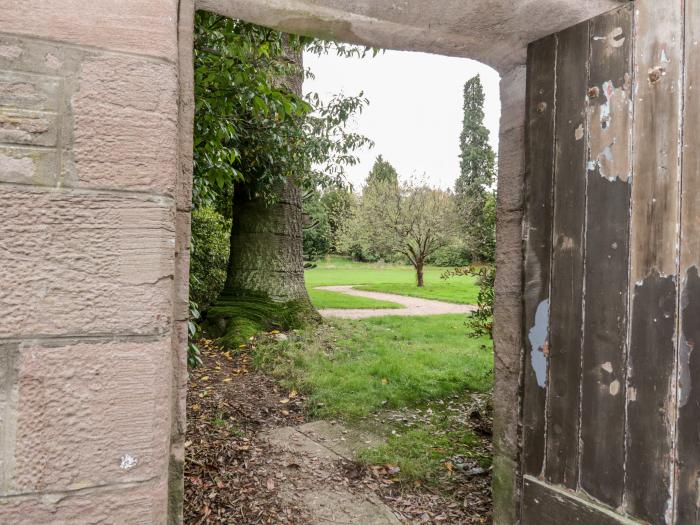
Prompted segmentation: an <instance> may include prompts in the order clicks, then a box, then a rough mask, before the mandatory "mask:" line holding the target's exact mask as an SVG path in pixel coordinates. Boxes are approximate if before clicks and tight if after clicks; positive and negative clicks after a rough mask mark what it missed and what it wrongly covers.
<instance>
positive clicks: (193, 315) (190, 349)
mask: <svg viewBox="0 0 700 525" xmlns="http://www.w3.org/2000/svg"><path fill="white" fill-rule="evenodd" d="M199 317H200V314H199V307H198V306H197V303H195V302H194V301H190V318H189V320H188V321H187V336H188V337H187V366H188V367H190V368H197V367H198V366H200V365H201V364H202V353H201V352H200V350H199V347H198V346H197V344H196V342H195V341H196V340H197V335H198V334H199V326H198V325H197V321H199Z"/></svg>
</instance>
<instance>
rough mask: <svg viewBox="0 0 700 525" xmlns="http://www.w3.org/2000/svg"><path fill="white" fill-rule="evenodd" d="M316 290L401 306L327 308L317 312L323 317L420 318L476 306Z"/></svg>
mask: <svg viewBox="0 0 700 525" xmlns="http://www.w3.org/2000/svg"><path fill="white" fill-rule="evenodd" d="M316 289H317V290H326V291H328V292H338V293H344V294H347V295H354V296H357V297H366V298H367V299H377V300H378V301H390V302H392V303H397V304H400V305H402V306H403V308H402V309H400V310H393V309H390V308H348V309H339V308H327V309H324V310H319V311H318V312H319V313H320V314H321V315H322V316H323V317H340V318H343V319H364V318H365V317H381V316H384V315H397V316H401V317H403V316H406V317H409V316H420V315H444V314H461V313H469V312H474V311H476V309H477V308H476V306H473V305H470V304H456V303H446V302H444V301H435V300H432V299H421V298H420V297H409V296H407V295H396V294H393V293H383V292H367V291H365V290H356V289H355V288H353V287H352V286H317V287H316Z"/></svg>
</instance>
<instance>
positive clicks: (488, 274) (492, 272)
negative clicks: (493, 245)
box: [442, 264, 496, 339]
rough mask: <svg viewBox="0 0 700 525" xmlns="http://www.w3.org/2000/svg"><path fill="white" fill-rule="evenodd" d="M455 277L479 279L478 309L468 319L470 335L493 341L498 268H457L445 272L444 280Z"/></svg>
mask: <svg viewBox="0 0 700 525" xmlns="http://www.w3.org/2000/svg"><path fill="white" fill-rule="evenodd" d="M455 276H472V277H476V278H477V283H478V284H479V295H478V297H477V306H478V309H477V311H476V312H473V313H472V314H470V315H469V317H467V323H466V324H467V327H468V328H469V335H470V336H472V337H483V336H486V335H487V336H489V337H491V339H493V302H494V285H495V283H496V266H495V265H493V264H485V265H482V266H476V265H470V266H465V267H464V268H455V269H454V270H450V271H448V272H445V273H444V274H443V275H442V278H443V279H449V278H450V277H455Z"/></svg>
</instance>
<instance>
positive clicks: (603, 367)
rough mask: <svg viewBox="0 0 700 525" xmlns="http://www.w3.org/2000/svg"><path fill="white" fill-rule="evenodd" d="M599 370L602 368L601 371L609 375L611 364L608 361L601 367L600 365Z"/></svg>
mask: <svg viewBox="0 0 700 525" xmlns="http://www.w3.org/2000/svg"><path fill="white" fill-rule="evenodd" d="M600 368H602V369H603V370H605V371H606V372H607V373H609V374H611V373H612V371H613V367H612V363H611V362H610V361H608V362H607V363H603V364H602V365H600Z"/></svg>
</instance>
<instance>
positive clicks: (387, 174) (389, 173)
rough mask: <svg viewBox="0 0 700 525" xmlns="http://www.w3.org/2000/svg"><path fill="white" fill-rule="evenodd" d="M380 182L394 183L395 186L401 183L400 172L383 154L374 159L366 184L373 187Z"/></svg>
mask: <svg viewBox="0 0 700 525" xmlns="http://www.w3.org/2000/svg"><path fill="white" fill-rule="evenodd" d="M378 182H382V183H387V184H393V185H394V186H398V184H399V174H398V173H397V172H396V169H394V166H392V165H391V164H390V163H389V162H388V161H386V160H384V158H383V157H382V156H381V155H379V156H378V157H377V159H376V160H375V161H374V166H372V171H370V172H369V175H368V176H367V182H366V185H367V186H368V187H371V186H373V185H374V184H376V183H378Z"/></svg>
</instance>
